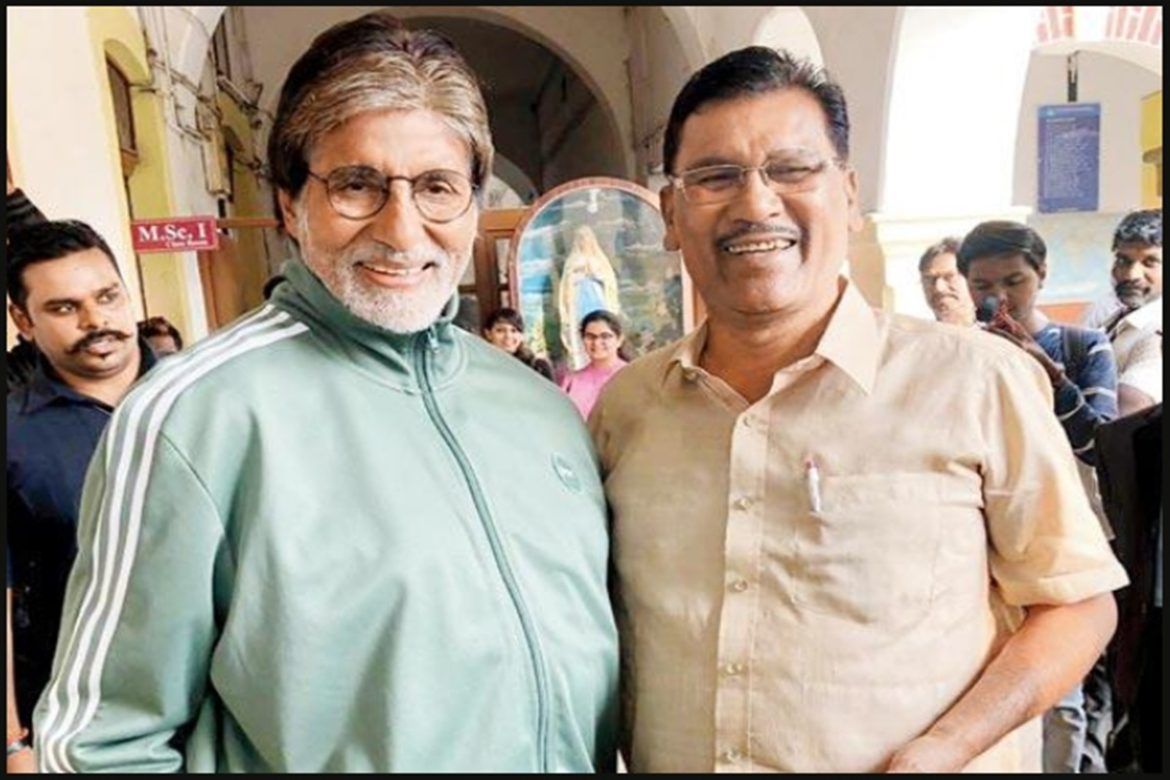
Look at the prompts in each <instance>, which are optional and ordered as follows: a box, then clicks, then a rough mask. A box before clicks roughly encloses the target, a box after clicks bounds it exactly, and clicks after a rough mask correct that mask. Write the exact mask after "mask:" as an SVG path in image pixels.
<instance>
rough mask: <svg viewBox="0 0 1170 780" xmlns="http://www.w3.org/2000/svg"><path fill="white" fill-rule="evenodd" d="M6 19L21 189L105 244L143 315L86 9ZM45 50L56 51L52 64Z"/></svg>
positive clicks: (27, 11)
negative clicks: (83, 226)
mask: <svg viewBox="0 0 1170 780" xmlns="http://www.w3.org/2000/svg"><path fill="white" fill-rule="evenodd" d="M6 21H7V24H8V29H7V33H6V37H7V52H6V54H7V88H8V100H7V102H8V108H9V110H10V111H11V112H12V115H13V116H14V117H15V122H14V124H15V131H14V132H13V133H10V135H9V138H8V152H9V154H10V155H11V156H12V157H13V158H15V161H16V164H15V165H14V166H13V168H14V170H15V171H16V172H18V175H19V179H18V180H17V182H16V184H17V185H18V186H20V187H22V188H23V189H24V190H25V191H26V192H27V193H28V195H29V196H30V197H31V198H32V200H33V202H35V203H36V204H37V206H38V207H39V208H40V209H41V211H43V212H44V213H45V214H46V215H48V216H50V217H56V218H75V219H81V220H83V221H85V222H88V223H89V224H90V225H92V226H93V228H94V229H95V230H97V231H98V233H100V234H101V235H102V236H103V237H104V238H105V239H106V242H107V243H108V244H109V245H110V249H111V250H113V252H114V255H115V256H116V257H117V259H118V263H119V265H120V267H121V269H122V274H123V276H124V277H125V279H126V284H127V287H128V288H129V290H130V294H131V296H132V298H133V299H134V301H135V312H136V315H138V316H141V314H142V305H141V295H142V293H141V284H140V281H139V278H138V272H137V270H136V268H135V263H134V256H133V253H132V252H131V248H130V247H131V241H130V228H129V225H128V219H129V216H128V214H127V212H126V196H125V194H124V192H123V188H122V181H121V173H120V169H121V163H120V161H119V157H118V146H117V138H116V137H114V136H112V135H111V133H112V132H113V131H114V128H113V125H112V124H109V125H107V121H106V113H105V110H104V108H103V100H104V99H108V98H106V95H108V93H109V87H108V82H107V81H106V72H105V68H104V67H103V68H102V69H101V70H100V71H99V70H97V69H96V67H95V57H94V50H93V43H92V38H91V35H90V25H89V18H88V13H87V10H86V8H84V7H78V8H33V7H19V8H13V7H8V8H7V9H6ZM45 52H53V60H52V66H51V67H48V66H47V64H46V63H45ZM79 129H84V132H79ZM10 331H11V329H10Z"/></svg>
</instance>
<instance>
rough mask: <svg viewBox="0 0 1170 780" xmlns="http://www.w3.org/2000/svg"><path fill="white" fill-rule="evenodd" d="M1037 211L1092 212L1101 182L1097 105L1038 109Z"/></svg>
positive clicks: (1099, 115) (1099, 109)
mask: <svg viewBox="0 0 1170 780" xmlns="http://www.w3.org/2000/svg"><path fill="white" fill-rule="evenodd" d="M1039 129H1040V137H1039V139H1038V140H1039V144H1038V146H1039V154H1038V155H1037V162H1038V164H1039V169H1038V170H1037V172H1036V174H1037V175H1036V194H1037V198H1036V200H1037V204H1036V206H1037V210H1038V211H1039V212H1040V213H1041V214H1052V213H1055V212H1060V211H1096V210H1097V200H1098V197H1097V193H1098V190H1099V188H1100V179H1101V104H1100V103H1065V104H1061V105H1050V106H1040V115H1039Z"/></svg>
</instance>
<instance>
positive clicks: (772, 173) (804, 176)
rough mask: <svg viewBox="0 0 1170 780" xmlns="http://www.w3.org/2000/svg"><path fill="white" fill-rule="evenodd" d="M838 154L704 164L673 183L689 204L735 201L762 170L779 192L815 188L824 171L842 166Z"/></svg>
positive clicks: (762, 175) (766, 182)
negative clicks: (808, 158)
mask: <svg viewBox="0 0 1170 780" xmlns="http://www.w3.org/2000/svg"><path fill="white" fill-rule="evenodd" d="M841 164H842V163H841V161H840V160H839V159H838V158H836V157H830V158H828V159H824V160H819V161H803V160H802V161H793V160H770V161H769V162H766V163H764V164H763V165H752V166H745V165H733V164H730V163H728V164H726V165H704V166H703V167H701V168H692V169H691V170H689V171H683V172H682V173H680V174H678V175H677V176H671V177H670V180H671V183H672V184H673V185H674V186H675V187H676V188H677V189H680V190H682V193H683V197H684V198H686V200H687V202H688V203H693V204H695V205H699V206H706V205H714V204H718V203H726V202H728V201H731V200H734V199H735V198H737V197H738V196H739V194H740V193H741V192H743V189H744V187H746V186H747V182H748V175H749V174H751V173H759V174H760V180H761V181H762V182H764V185H765V186H767V187H769V188H771V190H772V191H773V192H775V193H776V194H778V195H791V194H794V193H798V192H808V191H809V190H814V189H816V188H817V186H818V185H819V184H820V181H821V174H823V173H824V172H825V170H827V169H828V167H829V166H830V165H837V166H841Z"/></svg>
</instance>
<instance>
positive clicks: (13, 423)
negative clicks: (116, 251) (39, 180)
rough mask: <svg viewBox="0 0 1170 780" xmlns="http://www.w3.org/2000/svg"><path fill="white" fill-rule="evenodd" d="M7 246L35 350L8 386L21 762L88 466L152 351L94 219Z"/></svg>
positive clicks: (44, 678) (22, 235)
mask: <svg viewBox="0 0 1170 780" xmlns="http://www.w3.org/2000/svg"><path fill="white" fill-rule="evenodd" d="M8 251H9V254H8V269H7V282H8V297H9V300H10V303H9V306H8V311H9V313H10V314H11V315H12V320H13V322H14V323H15V324H16V326H17V328H19V329H20V333H21V335H22V336H24V337H25V338H26V339H28V340H29V341H30V342H31V343H34V344H35V345H36V347H37V350H38V357H37V364H36V367H35V370H34V372H33V375H32V377H31V379H30V380H29V381H28V383H27V384H25V385H23V386H21V387H19V388H18V389H16V390H14V391H13V392H12V393H11V394H9V396H8V416H7V422H8V435H7V453H8V454H7V462H8V536H7V542H6V550H7V553H8V588H9V590H10V595H11V597H12V601H13V603H12V604H11V605H10V608H9V610H8V619H9V622H10V636H9V641H8V644H9V648H8V650H9V655H10V659H9V664H10V666H11V667H12V674H13V678H14V679H13V680H11V681H10V685H9V696H8V698H9V705H10V706H9V722H8V744H9V751H10V754H9V761H8V765H9V769H10V770H13V771H19V770H20V769H21V768H22V766H21V763H22V761H24V762H26V763H31V761H30V760H29V759H30V757H29V756H28V755H27V752H28V751H27V749H26V747H25V746H26V745H27V741H26V740H23V739H22V738H21V737H22V732H23V729H21V724H28V723H29V722H30V716H31V714H32V710H33V706H34V705H35V704H36V701H37V697H38V696H39V695H40V693H41V690H42V689H43V688H44V686H45V684H46V683H47V682H48V680H49V669H50V664H51V663H52V660H53V648H54V646H55V645H56V641H57V630H58V625H59V623H60V618H61V607H62V604H63V602H64V598H65V582H66V578H67V577H68V575H69V568H70V566H71V565H72V564H73V559H74V556H75V555H76V554H77V542H76V537H77V518H78V508H79V506H80V501H81V487H82V483H83V481H84V478H85V470H86V467H87V466H88V465H89V460H90V457H91V456H92V455H93V452H94V449H95V447H96V446H97V443H98V438H99V437H100V436H101V434H102V431H103V430H104V429H105V427H106V423H107V422H108V421H109V419H110V414H111V412H112V411H113V409H114V407H115V406H116V405H117V404H118V402H119V401H121V400H122V397H123V396H124V395H125V394H126V392H127V390H129V388H130V386H131V385H132V384H133V383H134V381H135V380H136V379H137V378H138V377H139V376H140V375H142V374H143V373H145V371H146V370H147V369H148V368H149V367H150V366H151V365H153V362H154V357H153V355H152V354H151V352H150V349H149V347H146V346H145V345H144V344H142V343H141V342H140V341H139V340H138V338H137V337H136V333H137V330H136V328H135V324H134V312H133V311H132V309H131V306H130V296H129V295H128V293H127V291H126V286H125V284H124V283H123V281H122V277H121V275H120V273H119V271H118V266H117V262H116V261H115V259H114V255H113V253H112V252H111V251H110V248H109V246H108V245H107V244H106V242H105V241H104V240H103V239H102V237H101V236H99V235H98V234H97V233H96V232H95V231H94V230H93V228H91V227H89V226H88V225H86V224H85V223H82V222H76V221H72V220H62V221H46V222H39V223H35V224H31V225H24V226H21V228H20V230H19V231H18V232H14V233H13V234H12V236H11V241H10V243H9V247H8ZM13 683H14V684H13ZM14 695H15V699H16V702H15V704H16V706H15V709H16V713H13V712H12V710H13V709H14V707H13V706H11V705H12V699H13V696H14ZM14 715H16V717H14ZM13 748H16V749H15V750H13ZM21 754H26V755H24V756H23V758H22V756H21Z"/></svg>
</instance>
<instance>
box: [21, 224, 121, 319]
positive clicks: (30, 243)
mask: <svg viewBox="0 0 1170 780" xmlns="http://www.w3.org/2000/svg"><path fill="white" fill-rule="evenodd" d="M87 249H100V250H102V252H103V253H105V255H106V257H108V258H109V259H110V263H111V265H113V266H114V270H115V271H117V273H118V276H119V278H120V277H121V276H122V270H121V269H120V268H118V262H117V261H116V260H115V259H114V253H113V252H112V251H110V246H109V244H107V243H106V241H105V239H104V238H102V237H101V236H99V235H98V233H97V231H96V230H94V229H93V228H91V227H90V226H89V225H87V224H85V223H84V222H81V221H79V220H76V219H57V220H49V221H47V222H35V223H33V224H30V225H26V226H23V227H21V228H20V230H19V231H18V232H16V233H13V234H12V237H11V239H10V241H9V244H8V271H7V274H8V276H7V282H8V297H9V298H11V299H12V302H13V303H14V304H16V305H17V306H19V307H20V308H22V309H23V308H25V305H26V304H27V303H28V289H27V288H26V287H25V286H24V270H25V269H26V268H28V267H29V266H30V265H35V264H36V263H44V262H47V261H49V260H60V259H61V258H62V257H66V256H67V255H72V254H75V253H77V252H84V251H85V250H87Z"/></svg>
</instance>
